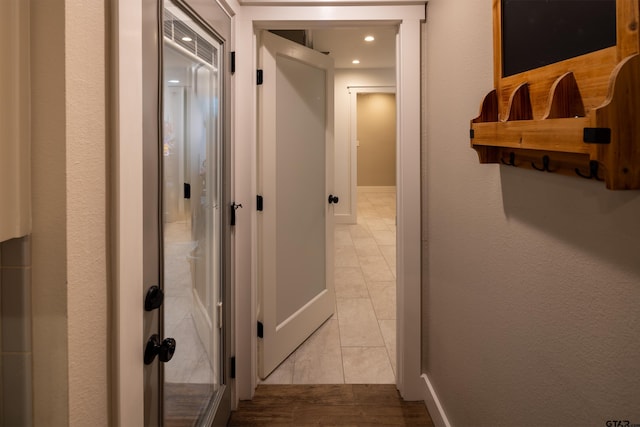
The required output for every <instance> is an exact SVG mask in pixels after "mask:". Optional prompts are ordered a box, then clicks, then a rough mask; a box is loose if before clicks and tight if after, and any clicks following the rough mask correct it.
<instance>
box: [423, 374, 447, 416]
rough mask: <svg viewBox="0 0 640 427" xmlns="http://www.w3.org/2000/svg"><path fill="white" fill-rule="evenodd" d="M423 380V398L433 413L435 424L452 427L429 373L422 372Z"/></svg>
mask: <svg viewBox="0 0 640 427" xmlns="http://www.w3.org/2000/svg"><path fill="white" fill-rule="evenodd" d="M422 380H423V383H422V387H423V390H422V395H423V400H424V404H425V405H427V410H428V411H429V415H431V420H433V424H435V426H436V427H451V424H450V423H449V419H448V418H447V414H446V413H445V412H444V408H443V407H442V405H441V404H440V399H438V395H437V394H436V391H435V390H434V389H433V386H432V385H431V381H429V377H428V376H427V374H422Z"/></svg>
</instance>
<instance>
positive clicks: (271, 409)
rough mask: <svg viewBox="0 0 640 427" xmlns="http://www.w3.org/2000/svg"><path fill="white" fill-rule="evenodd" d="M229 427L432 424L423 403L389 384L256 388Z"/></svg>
mask: <svg viewBox="0 0 640 427" xmlns="http://www.w3.org/2000/svg"><path fill="white" fill-rule="evenodd" d="M228 425H229V426H270V427H278V426H296V427H300V426H382V425H386V426H433V421H432V420H431V417H430V416H429V413H428V412H427V409H426V407H425V406H424V403H423V402H405V401H403V400H402V399H401V398H400V395H399V394H398V391H397V390H396V386H395V385H393V384H389V385H387V384H339V385H260V386H258V389H257V391H256V394H255V397H254V399H253V400H251V401H241V402H240V405H239V407H238V410H237V411H234V412H232V414H231V419H230V420H229V424H228Z"/></svg>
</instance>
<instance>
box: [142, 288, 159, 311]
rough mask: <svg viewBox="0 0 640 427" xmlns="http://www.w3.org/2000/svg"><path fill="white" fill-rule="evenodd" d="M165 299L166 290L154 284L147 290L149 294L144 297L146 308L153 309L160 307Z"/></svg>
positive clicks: (147, 309)
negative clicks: (163, 290)
mask: <svg viewBox="0 0 640 427" xmlns="http://www.w3.org/2000/svg"><path fill="white" fill-rule="evenodd" d="M163 301H164V292H162V289H160V288H159V287H157V286H156V285H153V286H151V287H150V288H149V290H147V295H146V296H145V297H144V310H145V311H152V310H155V309H156V308H160V306H161V305H162V302H163Z"/></svg>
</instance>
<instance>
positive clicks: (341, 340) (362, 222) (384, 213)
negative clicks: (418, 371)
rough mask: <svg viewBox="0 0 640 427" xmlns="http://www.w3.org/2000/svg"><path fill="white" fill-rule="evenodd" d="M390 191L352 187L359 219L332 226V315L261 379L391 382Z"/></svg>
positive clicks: (392, 280) (392, 226)
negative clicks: (333, 278)
mask: <svg viewBox="0 0 640 427" xmlns="http://www.w3.org/2000/svg"><path fill="white" fill-rule="evenodd" d="M395 197H396V194H395V191H394V190H393V189H392V188H391V189H387V188H383V189H380V188H376V187H372V188H367V187H364V188H363V187H360V188H359V189H358V223H357V224H353V225H347V224H336V227H335V243H334V246H335V253H334V254H335V290H336V314H334V315H333V316H332V317H331V318H330V319H329V320H327V321H326V322H325V323H324V324H323V325H322V326H321V327H320V328H319V329H318V330H317V331H316V332H315V333H314V334H313V335H312V336H311V337H309V339H307V340H306V341H305V342H304V343H303V344H302V345H301V346H300V347H298V349H297V350H296V351H295V352H294V353H292V354H291V355H290V356H289V357H288V358H287V359H286V360H285V361H284V362H283V363H282V364H281V365H280V366H279V367H278V368H276V370H275V371H273V373H271V375H269V376H268V377H267V378H266V379H265V380H264V381H262V382H263V383H265V384H343V383H346V384H388V383H395V369H396V367H395V361H396V340H395V336H396V211H395Z"/></svg>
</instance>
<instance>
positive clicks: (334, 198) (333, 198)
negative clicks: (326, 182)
mask: <svg viewBox="0 0 640 427" xmlns="http://www.w3.org/2000/svg"><path fill="white" fill-rule="evenodd" d="M339 201H340V199H338V196H334V195H333V194H329V204H331V203H335V204H338V202H339Z"/></svg>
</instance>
